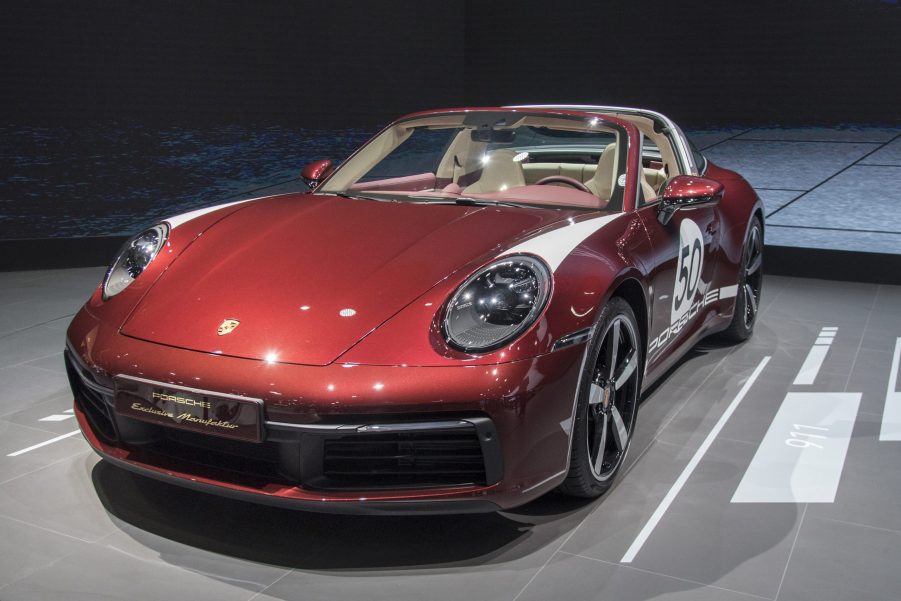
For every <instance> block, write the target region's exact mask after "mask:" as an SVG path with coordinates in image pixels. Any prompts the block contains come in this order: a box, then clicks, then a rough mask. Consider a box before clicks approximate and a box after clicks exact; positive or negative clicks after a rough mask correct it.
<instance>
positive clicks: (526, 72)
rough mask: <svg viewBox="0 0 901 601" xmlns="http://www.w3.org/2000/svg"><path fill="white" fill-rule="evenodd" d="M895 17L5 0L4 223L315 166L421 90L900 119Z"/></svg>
mask: <svg viewBox="0 0 901 601" xmlns="http://www.w3.org/2000/svg"><path fill="white" fill-rule="evenodd" d="M899 32H901V6H899V4H898V0H818V1H798V2H762V1H757V2H716V1H713V0H708V1H705V2H699V1H697V0H684V1H675V0H623V1H617V2H613V1H600V0H582V1H572V0H554V1H550V0H542V1H540V2H535V1H529V0H519V1H516V2H509V1H500V0H497V1H490V0H440V1H436V0H378V1H364V0H326V1H322V0H319V1H316V2H313V1H311V0H294V1H287V0H286V1H279V2H276V1H273V0H154V1H149V0H148V1H138V0H80V1H78V2H71V1H68V0H65V1H63V0H59V1H55V2H49V1H46V0H21V1H18V0H16V1H13V0H5V1H0V91H2V93H0V240H21V239H27V238H36V239H43V238H47V237H57V238H62V237H73V238H83V237H88V236H108V235H112V236H122V235H125V234H129V233H132V232H134V231H137V230H138V229H139V228H140V227H142V226H143V225H145V224H147V223H151V222H153V221H155V220H158V219H160V218H164V217H166V216H169V215H173V214H177V213H180V212H183V211H186V210H189V209H191V208H196V207H199V206H205V205H209V204H215V203H217V202H223V201H225V200H234V199H236V198H242V197H248V196H251V195H253V196H260V195H264V194H271V193H276V192H284V191H289V190H291V189H295V188H296V187H302V186H303V184H302V183H300V182H299V181H298V179H299V178H298V173H299V169H300V167H301V166H302V165H303V164H304V163H306V162H308V161H310V160H314V159H320V158H326V157H328V158H333V159H337V160H340V159H342V158H343V157H345V156H347V155H348V154H349V153H350V152H351V151H352V150H353V149H354V148H355V147H357V146H358V145H359V144H360V143H362V142H363V141H365V140H366V139H367V138H368V137H369V136H370V135H371V134H372V133H373V132H375V131H376V130H377V129H378V128H379V127H381V126H383V125H385V124H386V123H387V122H388V121H390V120H391V119H393V118H395V117H397V116H399V115H402V114H404V113H407V112H410V111H415V110H420V109H423V108H440V107H448V106H460V105H482V106H485V105H497V104H506V103H516V102H521V103H532V102H535V103H538V102H574V103H603V104H624V105H637V106H645V107H649V108H655V109H657V110H660V111H662V112H664V113H666V114H668V115H670V116H671V117H673V118H674V119H675V120H676V121H677V122H678V123H680V124H681V125H682V126H683V127H684V128H686V129H691V128H709V127H717V126H732V125H735V126H742V127H752V126H760V125H783V126H797V125H814V124H859V125H866V124H887V125H895V126H897V125H898V124H901V111H899V98H901V89H899V88H901V77H898V65H899V64H901V43H899ZM38 246H40V245H38ZM98 248H99V247H98ZM3 252H5V251H3V249H0V253H3ZM5 254H6V255H8V256H9V257H13V255H14V254H15V253H13V254H10V253H5ZM74 254H77V253H74ZM10 260H14V259H10Z"/></svg>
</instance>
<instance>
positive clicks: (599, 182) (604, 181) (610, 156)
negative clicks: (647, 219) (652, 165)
mask: <svg viewBox="0 0 901 601" xmlns="http://www.w3.org/2000/svg"><path fill="white" fill-rule="evenodd" d="M647 171H648V170H645V169H642V172H641V181H640V183H641V189H642V191H643V192H644V197H645V201H651V200H653V199H655V198H657V193H656V192H655V189H654V186H653V185H651V184H650V183H649V182H648V177H647V176H648V173H647ZM615 176H616V144H615V143H611V144H607V146H606V147H604V150H603V152H601V158H600V159H599V160H598V167H597V169H596V170H595V172H594V175H593V176H592V177H591V178H589V179H587V180H585V185H586V186H587V187H588V189H589V190H591V192H592V193H593V194H595V195H597V197H598V198H601V199H603V200H610V197H611V196H613V183H614V181H613V180H614V177H615ZM662 177H665V176H662ZM654 179H655V180H656V179H657V177H655V178H654Z"/></svg>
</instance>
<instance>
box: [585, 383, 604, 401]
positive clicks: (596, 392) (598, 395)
mask: <svg viewBox="0 0 901 601" xmlns="http://www.w3.org/2000/svg"><path fill="white" fill-rule="evenodd" d="M603 401H604V387H603V386H601V385H600V384H595V383H594V382H592V384H591V392H589V393H588V404H589V405H597V404H599V403H602V402H603Z"/></svg>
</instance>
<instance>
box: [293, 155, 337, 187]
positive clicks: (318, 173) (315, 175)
mask: <svg viewBox="0 0 901 601" xmlns="http://www.w3.org/2000/svg"><path fill="white" fill-rule="evenodd" d="M334 170H335V168H334V167H332V162H331V160H329V159H322V160H321V161H315V162H312V163H310V164H309V165H307V166H306V167H304V168H303V171H301V172H300V177H301V178H303V181H304V182H306V184H307V185H308V186H309V187H310V189H311V190H315V189H316V186H318V185H319V184H320V183H322V180H324V179H325V178H327V177H328V176H329V175H331V174H332V171H334Z"/></svg>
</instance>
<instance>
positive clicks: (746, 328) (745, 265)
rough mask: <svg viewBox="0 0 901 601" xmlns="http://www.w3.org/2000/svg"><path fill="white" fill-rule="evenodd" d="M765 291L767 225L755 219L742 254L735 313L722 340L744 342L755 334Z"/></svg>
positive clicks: (749, 229)
mask: <svg viewBox="0 0 901 601" xmlns="http://www.w3.org/2000/svg"><path fill="white" fill-rule="evenodd" d="M762 288H763V226H762V225H761V223H760V219H759V218H757V217H754V219H753V221H752V222H751V227H750V228H748V235H747V238H746V239H745V244H744V250H743V251H742V259H741V266H740V271H739V279H738V292H737V294H736V295H735V313H734V315H733V317H732V322H731V323H730V324H729V327H728V328H726V330H724V331H723V333H722V337H723V338H725V339H726V340H728V341H731V342H742V341H744V340H747V339H748V338H750V337H751V334H753V333H754V324H756V323H757V314H758V312H759V311H760V291H761V289H762Z"/></svg>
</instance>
